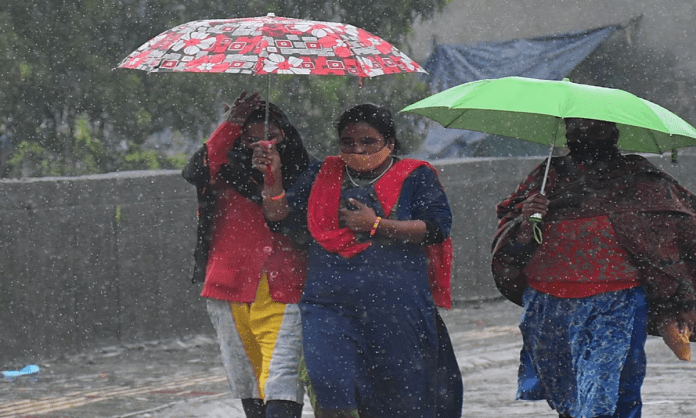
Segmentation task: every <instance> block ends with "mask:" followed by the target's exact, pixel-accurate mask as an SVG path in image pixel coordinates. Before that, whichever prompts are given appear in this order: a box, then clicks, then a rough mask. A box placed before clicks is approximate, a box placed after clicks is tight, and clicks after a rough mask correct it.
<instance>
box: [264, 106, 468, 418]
mask: <svg viewBox="0 0 696 418" xmlns="http://www.w3.org/2000/svg"><path fill="white" fill-rule="evenodd" d="M337 128H338V135H339V139H338V146H339V150H340V156H331V157H327V158H326V159H325V160H324V161H323V162H320V163H316V164H314V165H311V166H310V168H309V169H308V170H307V171H306V172H305V173H303V175H302V176H300V178H299V179H298V180H297V182H296V183H295V184H293V186H292V187H291V188H289V189H288V190H284V189H283V188H282V187H281V186H282V185H280V184H279V183H276V184H275V185H273V186H271V185H268V183H264V188H263V196H264V200H263V209H264V213H265V215H266V218H267V219H268V220H272V221H280V220H283V219H286V218H288V216H289V215H293V216H292V217H296V216H297V214H298V213H299V214H300V216H299V217H298V218H299V219H306V221H307V228H308V230H309V232H310V234H311V236H312V238H313V239H312V242H311V244H310V247H309V263H308V275H307V282H306V285H305V290H304V294H303V296H302V299H301V301H300V310H301V313H302V330H303V340H304V343H303V345H304V355H305V360H306V363H307V370H308V373H309V377H310V380H311V383H312V387H313V389H314V391H315V394H316V401H317V408H316V409H317V411H316V415H317V417H319V418H326V417H361V418H368V417H406V418H421V417H429V418H435V417H443V418H444V417H452V418H454V417H457V418H458V417H460V416H461V406H462V391H463V389H462V381H461V374H460V372H459V367H458V365H457V361H456V358H455V356H454V351H453V349H452V345H451V342H450V340H449V336H448V334H447V330H446V328H445V326H444V323H443V322H442V319H441V318H440V317H439V315H438V312H437V308H436V305H438V306H442V307H446V308H449V307H450V305H451V295H450V273H451V259H452V247H451V242H450V240H449V238H448V236H449V232H450V226H451V222H452V213H451V210H450V206H449V203H448V200H447V196H446V195H445V192H444V190H443V188H442V185H441V183H440V181H439V180H438V177H437V173H436V171H435V169H434V168H433V167H432V166H430V165H429V164H428V163H426V162H424V161H419V160H412V159H399V158H397V157H395V156H394V152H395V151H397V150H398V147H399V143H398V141H397V139H396V130H395V127H394V121H393V119H392V116H391V113H390V112H389V111H388V110H387V109H384V108H381V107H378V106H375V105H371V104H365V105H359V106H356V107H354V108H352V109H349V110H348V111H346V112H345V113H344V114H343V115H342V116H341V118H340V119H339V121H338V125H337ZM254 164H256V166H257V167H258V168H259V169H260V170H261V171H262V172H264V173H266V172H267V169H268V166H269V165H270V167H271V172H272V173H277V172H278V170H279V169H280V160H279V158H278V155H277V153H276V152H275V151H274V150H272V149H270V150H269V149H264V148H261V147H259V148H257V149H256V150H255V152H254ZM303 212H306V216H305V215H304V213H303Z"/></svg>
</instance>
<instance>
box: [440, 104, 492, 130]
mask: <svg viewBox="0 0 696 418" xmlns="http://www.w3.org/2000/svg"><path fill="white" fill-rule="evenodd" d="M449 109H450V110H452V108H449ZM469 110H470V109H462V111H461V112H459V113H458V114H457V117H456V118H454V119H452V120H451V121H449V122H447V125H442V126H444V127H445V128H449V127H450V126H452V124H454V122H456V121H458V120H459V119H461V118H462V117H463V116H464V115H465V114H466V113H467V112H468V111H469ZM481 132H483V131H481Z"/></svg>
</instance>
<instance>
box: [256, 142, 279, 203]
mask: <svg viewBox="0 0 696 418" xmlns="http://www.w3.org/2000/svg"><path fill="white" fill-rule="evenodd" d="M251 146H252V148H253V149H254V153H253V154H252V156H251V163H252V165H253V167H254V168H255V169H257V170H259V171H261V172H262V173H263V175H264V187H263V190H264V192H265V194H267V195H269V196H275V195H279V194H280V193H282V192H283V182H282V181H276V179H281V178H282V177H281V163H280V154H278V150H277V149H276V147H275V143H274V142H273V141H259V142H256V143H254V144H252V145H251ZM271 180H273V181H271Z"/></svg>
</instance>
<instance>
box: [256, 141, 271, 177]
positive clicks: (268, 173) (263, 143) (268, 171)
mask: <svg viewBox="0 0 696 418" xmlns="http://www.w3.org/2000/svg"><path fill="white" fill-rule="evenodd" d="M259 144H261V146H262V147H266V148H268V149H271V147H272V146H273V145H274V144H275V142H274V141H259ZM265 182H266V184H267V185H269V186H273V185H274V184H275V176H274V175H273V171H272V170H271V166H270V164H269V165H268V166H267V167H266V180H265Z"/></svg>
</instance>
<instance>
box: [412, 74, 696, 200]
mask: <svg viewBox="0 0 696 418" xmlns="http://www.w3.org/2000/svg"><path fill="white" fill-rule="evenodd" d="M401 111H402V112H411V113H415V114H419V115H423V116H427V117H428V118H430V119H433V120H434V121H436V122H439V123H440V124H441V125H442V126H444V127H445V128H458V129H468V130H472V131H481V132H486V133H490V134H496V135H502V136H507V137H514V138H520V139H523V140H525V141H530V142H535V143H539V144H546V145H550V150H549V159H550V158H551V154H552V152H553V148H554V147H555V146H565V133H566V132H565V123H564V121H563V118H585V119H597V120H603V121H609V122H615V123H616V125H617V127H618V129H619V133H620V134H619V142H618V144H617V146H618V147H619V149H621V150H624V151H636V152H650V153H656V154H662V153H664V152H666V151H673V152H675V151H676V149H677V148H683V147H689V146H696V129H695V128H694V127H693V126H691V125H689V124H688V123H687V122H685V121H684V120H683V119H681V118H680V117H679V116H677V115H675V114H674V113H672V112H670V111H669V110H667V109H665V108H663V107H661V106H659V105H657V104H655V103H652V102H649V101H647V100H645V99H641V98H640V97H638V96H635V95H633V94H631V93H628V92H626V91H623V90H618V89H610V88H605V87H596V86H590V85H586V84H577V83H572V82H570V81H569V80H568V79H564V80H563V81H556V80H538V79H533V78H524V77H504V78H498V79H490V80H489V79H487V80H478V81H473V82H470V83H465V84H462V85H459V86H456V87H452V88H450V89H447V90H445V91H442V92H440V93H437V94H434V95H432V96H430V97H428V98H426V99H423V100H421V101H418V102H416V103H414V104H412V105H410V106H407V107H405V108H404V109H402V110H401ZM549 166H550V164H547V165H546V174H548V169H549ZM545 186H546V175H545V176H544V181H543V183H542V186H541V190H542V193H543V192H544V188H545Z"/></svg>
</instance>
